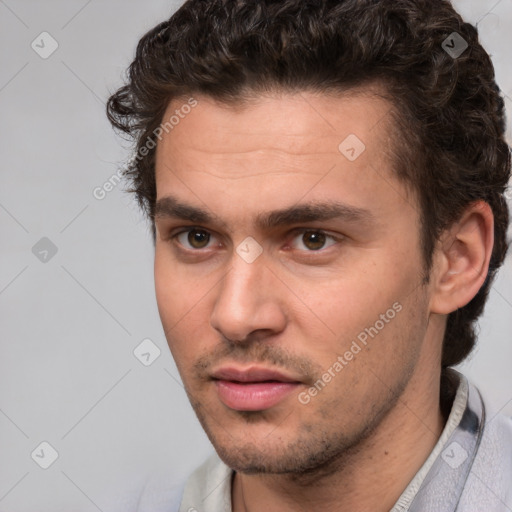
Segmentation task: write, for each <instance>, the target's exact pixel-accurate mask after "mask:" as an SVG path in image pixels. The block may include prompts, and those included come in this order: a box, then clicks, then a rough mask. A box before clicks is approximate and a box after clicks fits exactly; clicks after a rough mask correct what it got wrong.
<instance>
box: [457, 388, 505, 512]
mask: <svg viewBox="0 0 512 512" xmlns="http://www.w3.org/2000/svg"><path fill="white" fill-rule="evenodd" d="M484 406H485V419H484V427H483V432H482V437H481V440H480V446H479V447H478V451H477V453H476V456H475V459H474V462H473V465H472V467H471V471H470V474H469V476H468V480H467V483H466V488H465V492H464V493H463V494H462V496H461V501H460V510H463V511H464V510H473V508H472V507H474V505H475V502H476V503H478V504H479V506H482V507H484V508H483V509H482V510H484V509H485V510H487V511H489V512H495V511H496V512H498V511H499V512H501V511H510V510H512V418H510V417H508V416H505V415H504V414H502V413H500V412H499V411H497V410H496V409H495V408H493V407H491V406H489V403H488V401H487V400H486V399H485V397H484Z"/></svg>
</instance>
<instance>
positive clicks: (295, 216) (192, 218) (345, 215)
mask: <svg viewBox="0 0 512 512" xmlns="http://www.w3.org/2000/svg"><path fill="white" fill-rule="evenodd" d="M154 216H155V219H164V218H175V219H181V220H184V221H189V222H193V223H197V224H210V225H212V224H215V223H217V224H219V225H220V226H221V227H223V228H227V224H226V223H225V222H224V221H222V220H220V219H219V218H218V217H217V216H214V215H212V214H211V213H210V212H208V211H207V210H205V209H203V208H198V207H196V206H192V205H189V204H186V203H183V202H180V201H178V199H177V198H175V197H173V196H165V197H162V198H160V199H159V200H158V201H157V202H156V205H155V213H154ZM332 219H340V220H344V221H346V222H350V223H364V224H368V223H371V222H372V221H375V220H376V219H375V216H374V215H373V213H371V212H370V211H369V210H366V209H364V208H359V207H355V206H351V205H347V204H344V203H340V202H338V201H321V202H309V203H305V204H298V205H293V206H290V207H289V208H283V209H281V210H274V211H271V212H267V213H260V214H258V215H257V216H256V221H255V224H256V226H257V228H258V229H260V230H261V231H264V230H269V229H272V228H276V227H281V226H288V225H291V224H298V223H305V222H315V221H325V220H332Z"/></svg>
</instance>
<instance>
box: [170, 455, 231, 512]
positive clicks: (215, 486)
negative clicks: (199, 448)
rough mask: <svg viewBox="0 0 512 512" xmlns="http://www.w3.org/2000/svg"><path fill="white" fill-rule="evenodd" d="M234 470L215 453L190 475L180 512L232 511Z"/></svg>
mask: <svg viewBox="0 0 512 512" xmlns="http://www.w3.org/2000/svg"><path fill="white" fill-rule="evenodd" d="M232 476H233V470H232V469H231V468H229V467H228V466H226V464H224V462H222V460H221V459H220V458H219V456H218V455H217V454H216V453H213V454H212V455H211V456H210V457H209V458H208V459H207V460H206V461H205V462H204V463H203V464H202V465H201V466H199V467H198V468H197V469H196V470H195V471H194V472H193V473H192V475H190V477H189V479H188V480H187V483H186V485H185V488H184V492H183V499H182V501H181V507H180V509H179V512H196V511H201V512H231V480H232Z"/></svg>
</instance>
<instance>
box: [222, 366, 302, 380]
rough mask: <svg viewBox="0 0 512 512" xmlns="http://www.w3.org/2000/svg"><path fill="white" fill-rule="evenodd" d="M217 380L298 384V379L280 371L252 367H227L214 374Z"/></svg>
mask: <svg viewBox="0 0 512 512" xmlns="http://www.w3.org/2000/svg"><path fill="white" fill-rule="evenodd" d="M212 378H213V379H216V380H229V381H235V382H266V381H279V382H298V380H297V379H295V378H293V377H291V376H289V375H286V374H284V373H282V372H280V371H278V370H272V369H269V368H262V367H257V366H251V367H250V368H246V369H238V368H235V367H233V366H229V367H228V366H226V367H223V368H220V369H218V370H217V371H215V372H213V373H212Z"/></svg>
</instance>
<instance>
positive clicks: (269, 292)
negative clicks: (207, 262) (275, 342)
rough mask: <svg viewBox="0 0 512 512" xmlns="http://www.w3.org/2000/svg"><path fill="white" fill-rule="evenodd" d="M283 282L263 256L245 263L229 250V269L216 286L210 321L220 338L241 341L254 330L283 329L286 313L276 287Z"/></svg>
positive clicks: (256, 331)
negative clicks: (231, 258) (230, 260)
mask: <svg viewBox="0 0 512 512" xmlns="http://www.w3.org/2000/svg"><path fill="white" fill-rule="evenodd" d="M282 289H283V284H282V283H281V282H280V280H279V278H278V277H277V276H276V275H275V274H274V273H273V272H272V271H271V270H270V269H269V268H268V267H267V266H266V264H265V262H264V259H263V258H258V259H257V260H256V261H254V262H252V263H247V262H246V261H244V260H243V259H242V258H241V257H239V256H238V254H236V253H235V254H233V262H232V266H231V269H230V270H229V271H228V272H227V273H226V275H225V276H224V278H223V279H222V281H221V282H220V284H219V287H218V289H217V296H216V297H215V303H214V307H213V310H212V313H211V318H210V324H211V326H212V327H213V328H214V329H215V330H217V331H218V332H219V333H220V334H221V335H222V336H223V337H224V338H227V339H228V340H231V341H236V342H244V341H246V340H248V339H249V338H252V337H253V336H254V335H255V334H256V333H258V334H259V335H263V334H264V335H265V337H267V336H271V335H272V334H276V333H279V332H281V331H282V330H284V328H285V325H286V314H285V311H284V308H283V303H282V297H280V295H279V290H282Z"/></svg>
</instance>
